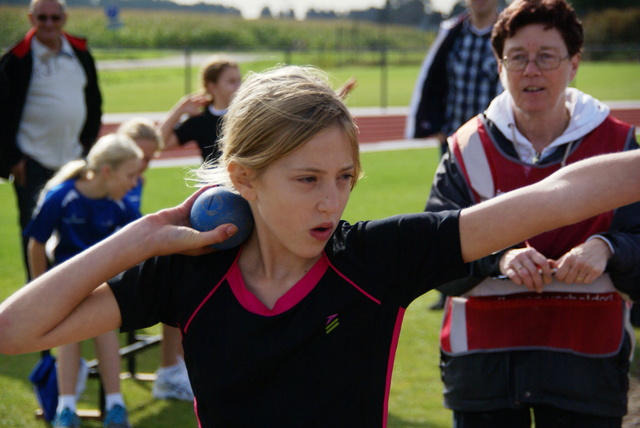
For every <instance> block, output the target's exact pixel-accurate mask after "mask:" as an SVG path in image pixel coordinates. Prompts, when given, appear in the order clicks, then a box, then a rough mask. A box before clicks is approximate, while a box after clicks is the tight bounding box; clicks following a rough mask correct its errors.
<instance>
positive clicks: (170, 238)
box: [0, 67, 640, 427]
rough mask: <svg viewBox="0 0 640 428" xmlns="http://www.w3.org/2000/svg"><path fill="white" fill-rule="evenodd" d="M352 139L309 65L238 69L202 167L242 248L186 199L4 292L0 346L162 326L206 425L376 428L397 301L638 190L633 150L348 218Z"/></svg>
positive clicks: (23, 348)
mask: <svg viewBox="0 0 640 428" xmlns="http://www.w3.org/2000/svg"><path fill="white" fill-rule="evenodd" d="M356 136H357V134H356V127H355V125H354V122H353V118H352V117H351V115H350V114H349V112H348V110H347V109H346V107H345V106H344V104H343V102H342V100H341V99H340V98H339V97H338V96H337V95H336V93H335V92H334V91H333V90H331V89H330V87H329V86H328V85H327V84H326V82H325V80H324V79H323V78H322V77H321V76H318V75H317V73H316V72H313V71H311V70H308V69H304V68H298V67H285V68H281V69H277V70H273V71H269V72H265V73H262V74H255V75H253V76H251V77H250V78H249V79H248V80H247V81H246V82H245V83H243V86H242V88H241V89H240V91H239V92H238V94H237V96H236V97H235V98H234V101H233V102H232V104H231V106H230V108H229V112H228V113H227V116H226V118H225V123H224V129H223V138H222V147H223V154H222V157H221V159H220V162H219V164H217V165H213V166H205V167H204V168H203V169H202V170H201V171H200V179H201V180H203V181H206V182H208V183H212V184H213V183H215V184H226V185H229V186H232V187H233V188H234V189H235V190H236V191H237V192H238V193H239V194H241V195H242V196H243V197H244V198H245V199H246V200H247V201H248V202H249V204H250V206H251V210H252V213H253V217H254V221H255V227H254V230H253V232H252V234H251V235H250V237H249V238H248V239H247V241H246V242H245V243H244V244H242V245H241V246H240V247H236V248H233V249H230V250H223V251H217V252H214V251H213V249H211V248H210V247H209V245H210V244H213V243H217V242H221V241H222V240H224V239H225V238H227V237H229V236H230V235H232V234H233V233H234V232H235V231H236V228H235V226H233V225H230V224H226V225H222V226H220V227H218V228H216V229H215V230H213V231H208V232H197V231H195V230H193V229H192V228H190V227H189V226H190V224H189V220H188V219H189V211H190V208H191V206H192V204H193V202H194V200H195V198H196V197H197V196H198V192H196V194H194V195H193V196H192V197H190V198H188V199H187V200H186V201H185V202H184V203H183V204H181V205H180V206H178V207H175V208H172V209H167V210H162V211H160V212H158V213H156V214H152V215H148V216H145V217H143V218H142V219H141V220H139V221H136V222H134V223H132V224H130V225H128V226H127V227H125V228H123V230H122V231H120V232H118V233H117V234H115V235H113V236H112V237H110V238H108V239H106V240H105V241H103V242H101V243H100V244H98V245H96V246H94V247H92V248H91V249H90V250H88V251H85V252H84V253H82V254H81V255H79V256H77V257H76V258H74V259H72V260H70V261H68V262H66V263H64V264H62V265H60V266H58V267H57V268H56V269H54V270H52V271H49V272H47V273H46V274H45V275H43V276H41V277H39V278H38V279H37V280H36V281H34V282H33V283H31V284H30V285H29V286H27V287H26V288H23V289H22V290H20V291H18V292H17V293H16V294H15V295H13V296H12V297H10V298H9V299H7V301H5V302H4V303H3V304H2V305H1V306H0V352H4V353H11V354H17V353H24V352H32V351H35V350H38V349H44V348H47V347H50V346H54V345H58V344H60V343H67V342H75V341H78V340H82V339H85V338H87V337H92V336H95V335H96V334H100V333H103V332H105V331H109V330H111V329H114V328H121V329H123V330H130V329H136V328H142V327H145V326H149V325H153V324H155V323H157V322H158V321H162V322H165V323H167V324H171V325H175V326H178V327H179V328H180V329H181V331H182V335H183V345H184V349H185V360H186V363H187V367H188V369H189V374H190V377H191V382H192V386H193V390H194V393H195V397H196V406H195V409H196V413H197V416H198V418H199V421H200V424H201V426H203V427H213V426H242V427H251V426H254V427H255V426H265V425H268V426H274V427H300V426H323V427H326V426H340V427H346V426H363V427H376V426H378V427H380V426H384V425H385V424H386V417H387V398H388V394H389V386H390V381H391V370H392V367H393V357H394V352H395V348H396V344H397V340H398V335H399V332H400V324H401V322H402V317H403V314H404V312H405V309H406V308H407V306H408V305H409V304H410V303H411V301H413V300H415V299H416V298H417V297H418V296H420V295H422V294H423V293H425V292H427V291H428V290H430V289H432V288H435V287H437V286H438V285H440V284H443V283H445V282H447V281H450V280H452V279H454V278H457V277H463V276H465V275H468V272H467V269H466V266H465V262H468V261H471V260H474V259H476V258H479V257H482V256H484V255H486V254H490V253H491V252H493V251H496V250H498V249H500V248H503V247H506V246H508V245H511V244H514V243H517V242H519V241H522V240H524V239H526V238H527V237H529V236H531V235H535V234H538V233H540V232H542V231H544V230H547V229H551V228H555V227H559V226H561V225H564V224H568V223H572V222H575V221H578V220H580V219H583V218H585V217H589V216H591V215H594V214H595V213H597V212H599V211H603V210H608V209H612V208H613V207H616V206H619V205H623V204H627V203H630V202H632V201H635V200H638V199H640V188H638V186H629V185H627V186H623V185H622V184H623V183H629V182H631V183H637V182H638V180H640V154H639V153H630V154H622V155H611V156H609V157H605V158H603V159H594V160H591V161H586V162H583V163H580V164H575V165H574V166H570V167H567V168H565V169H563V170H562V171H561V172H560V173H559V174H556V175H554V176H553V177H552V178H550V179H548V180H545V181H543V182H541V183H540V184H536V185H534V186H530V187H526V188H522V189H519V190H517V191H515V192H513V193H509V194H505V195H503V196H501V197H498V198H495V199H492V200H491V201H489V202H487V203H483V204H480V205H477V206H474V207H472V208H468V209H464V210H461V211H453V212H447V213H418V214H410V215H403V216H396V217H391V218H387V219H383V220H376V221H366V222H358V223H355V224H348V223H346V222H344V221H342V220H341V216H342V213H343V210H344V208H345V206H346V204H347V201H348V199H349V195H350V193H351V191H352V189H353V187H354V186H355V184H356V182H357V180H358V178H359V177H360V176H361V166H360V158H359V154H358V142H357V138H356ZM560 201H561V202H562V203H560ZM88 267H91V271H92V275H82V273H84V272H85V271H86V269H87V268H88ZM123 271H124V272H123ZM121 272H123V273H121ZM114 276H115V277H114ZM36 308H37V310H38V312H39V314H40V318H39V320H38V322H37V323H36V322H32V320H31V319H30V318H29V314H30V313H33V311H34V310H35V309H36Z"/></svg>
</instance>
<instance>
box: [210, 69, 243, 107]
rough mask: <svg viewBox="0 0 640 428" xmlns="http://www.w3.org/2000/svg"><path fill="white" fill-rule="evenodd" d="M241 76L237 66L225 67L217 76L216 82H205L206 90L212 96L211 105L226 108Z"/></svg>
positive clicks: (238, 84)
mask: <svg viewBox="0 0 640 428" xmlns="http://www.w3.org/2000/svg"><path fill="white" fill-rule="evenodd" d="M241 82H242V76H241V75H240V70H239V69H238V67H227V68H225V69H224V70H222V72H221V73H220V75H219V76H218V80H217V81H216V82H208V83H207V92H208V93H209V94H211V95H212V96H213V105H214V107H216V108H220V109H223V108H227V107H229V103H231V97H232V96H233V94H234V93H235V92H236V91H237V90H238V88H239V87H240V83H241Z"/></svg>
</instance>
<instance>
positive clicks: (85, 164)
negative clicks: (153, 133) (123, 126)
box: [41, 134, 143, 197]
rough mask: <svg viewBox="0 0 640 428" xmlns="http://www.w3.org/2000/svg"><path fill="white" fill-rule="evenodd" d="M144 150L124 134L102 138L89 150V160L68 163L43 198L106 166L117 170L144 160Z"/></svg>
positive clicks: (45, 189) (47, 185)
mask: <svg viewBox="0 0 640 428" xmlns="http://www.w3.org/2000/svg"><path fill="white" fill-rule="evenodd" d="M142 156H143V154H142V150H141V149H140V147H138V145H137V144H136V143H135V141H133V140H132V139H131V138H130V137H128V136H126V135H124V134H108V135H105V136H104V137H101V138H100V139H99V140H98V141H97V142H96V143H95V144H94V145H93V147H91V150H89V154H88V155H87V159H86V160H85V159H77V160H73V161H71V162H68V163H66V164H65V165H64V166H62V168H60V170H59V171H58V172H57V173H56V174H55V175H54V176H53V177H52V178H51V179H50V180H49V181H48V182H47V184H46V185H45V187H44V189H43V190H42V193H41V197H42V196H44V195H45V194H46V193H47V192H48V191H49V190H51V189H52V188H53V187H55V186H57V185H58V184H60V183H62V182H64V181H67V180H71V179H78V178H85V177H89V176H91V175H93V174H95V173H96V172H97V171H99V170H100V168H102V167H103V166H105V165H110V166H111V167H112V168H113V169H117V168H118V167H119V166H120V165H122V164H123V163H124V162H126V161H128V160H131V159H142Z"/></svg>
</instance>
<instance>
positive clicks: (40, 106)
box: [0, 0, 102, 272]
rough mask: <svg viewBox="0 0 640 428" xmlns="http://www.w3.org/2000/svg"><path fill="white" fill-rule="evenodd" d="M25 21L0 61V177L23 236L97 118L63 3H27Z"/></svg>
mask: <svg viewBox="0 0 640 428" xmlns="http://www.w3.org/2000/svg"><path fill="white" fill-rule="evenodd" d="M28 17H29V21H30V22H31V24H32V28H31V29H30V30H29V32H28V33H27V34H26V36H25V37H24V39H22V40H21V41H20V42H18V43H17V44H16V45H15V46H13V47H12V48H11V49H10V50H9V51H8V52H7V53H6V54H5V55H4V56H2V58H1V59H0V82H1V84H2V86H3V88H2V90H0V177H2V178H9V177H12V178H13V184H14V187H15V190H16V196H17V199H18V209H19V212H20V227H21V229H22V230H24V228H25V227H26V225H27V223H28V221H29V219H30V218H31V214H32V212H33V209H34V207H35V202H36V200H37V197H38V193H39V192H40V190H41V189H42V187H43V185H44V184H45V183H46V181H47V180H48V179H49V178H50V177H51V176H52V175H53V173H54V172H55V170H56V169H58V168H59V167H60V166H62V165H64V164H65V163H66V162H68V161H70V160H72V159H75V158H78V157H81V156H82V155H83V154H84V153H86V152H87V151H88V150H89V148H90V147H91V145H92V144H93V142H94V141H95V139H96V137H97V135H98V131H99V129H100V120H101V116H102V108H101V105H102V97H101V94H100V89H99V87H98V79H97V74H96V68H95V64H94V61H93V58H92V56H91V54H90V53H89V51H88V49H87V43H86V41H85V40H84V39H80V38H77V37H73V36H71V35H69V34H67V33H65V32H64V31H63V27H64V25H65V23H66V21H67V13H66V4H65V2H64V0H32V2H31V4H30V5H29V13H28ZM23 245H24V248H25V253H24V254H25V263H26V242H25V240H24V239H23ZM27 272H28V270H27Z"/></svg>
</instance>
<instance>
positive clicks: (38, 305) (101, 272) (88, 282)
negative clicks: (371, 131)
mask: <svg viewBox="0 0 640 428" xmlns="http://www.w3.org/2000/svg"><path fill="white" fill-rule="evenodd" d="M203 190H204V189H203ZM200 193H201V191H200V192H196V193H195V194H193V195H192V196H191V197H190V198H189V199H187V200H186V201H185V202H184V203H183V204H181V205H180V206H178V207H175V208H171V209H167V210H163V211H160V212H158V213H155V214H152V215H148V216H145V217H143V218H142V219H140V220H138V221H136V222H134V223H131V224H129V225H128V226H126V227H125V228H123V229H121V230H120V231H119V232H118V233H116V234H114V235H112V236H110V237H109V238H107V239H105V240H104V241H102V242H100V243H98V244H96V245H94V246H93V247H91V248H90V249H88V250H86V251H84V252H82V253H80V254H78V255H77V256H75V257H74V258H72V259H70V260H68V261H66V262H65V263H62V264H61V265H59V266H57V267H55V268H54V269H51V270H50V271H48V272H46V273H45V274H43V275H41V276H40V277H38V278H36V279H35V280H33V281H32V282H30V283H29V284H27V285H26V286H25V287H23V288H22V289H20V290H18V291H17V292H16V293H15V294H13V295H12V296H11V297H9V298H8V299H7V300H6V301H5V302H3V303H2V304H1V305H0V353H4V354H21V353H26V352H34V351H38V350H42V349H48V348H52V347H55V346H59V345H62V344H66V343H73V342H78V341H81V340H84V339H88V338H91V337H95V336H98V335H99V334H101V333H104V332H106V331H109V330H113V329H115V328H117V327H119V325H120V322H121V320H120V311H119V309H118V305H117V303H116V300H115V298H114V296H113V294H112V292H111V289H110V288H109V287H108V286H107V285H106V284H105V281H107V280H108V279H110V278H112V277H113V276H115V275H117V274H119V273H120V272H122V271H124V270H126V269H128V268H130V267H132V266H135V265H136V264H138V263H140V262H142V261H144V260H146V259H148V258H150V257H153V256H158V255H165V254H172V253H185V254H194V255H195V254H204V253H206V252H209V251H212V250H211V248H210V247H209V245H211V244H214V243H218V242H221V241H223V240H224V239H226V238H228V237H229V236H231V235H232V234H233V233H235V231H236V228H235V226H233V225H230V224H227V225H222V226H220V227H218V228H216V229H214V230H212V231H209V232H202V233H201V232H197V231H196V230H194V229H191V228H190V227H187V226H188V225H189V211H190V209H191V205H192V204H193V201H194V200H195V198H196V197H197V196H198V195H199V194H200Z"/></svg>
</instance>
